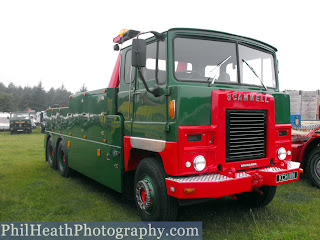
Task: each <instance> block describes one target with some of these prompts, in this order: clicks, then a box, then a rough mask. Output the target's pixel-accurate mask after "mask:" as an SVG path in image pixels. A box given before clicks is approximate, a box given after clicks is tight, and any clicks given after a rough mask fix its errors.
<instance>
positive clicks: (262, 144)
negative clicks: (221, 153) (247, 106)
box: [226, 110, 267, 162]
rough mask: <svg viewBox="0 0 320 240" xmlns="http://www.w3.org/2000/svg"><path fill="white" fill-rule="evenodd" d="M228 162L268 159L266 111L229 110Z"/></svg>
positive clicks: (227, 130)
mask: <svg viewBox="0 0 320 240" xmlns="http://www.w3.org/2000/svg"><path fill="white" fill-rule="evenodd" d="M226 114H227V118H226V119H227V125H226V126H227V129H226V132H227V134H226V161H227V162H233V161H242V160H250V159H258V158H265V157H266V118H267V111H264V110H227V112H226Z"/></svg>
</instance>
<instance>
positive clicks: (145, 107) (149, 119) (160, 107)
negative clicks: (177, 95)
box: [132, 41, 167, 140]
mask: <svg viewBox="0 0 320 240" xmlns="http://www.w3.org/2000/svg"><path fill="white" fill-rule="evenodd" d="M157 49H158V54H157ZM165 49H166V47H165V42H163V41H153V42H151V43H147V62H146V67H144V68H143V69H142V70H143V76H144V78H145V80H146V83H147V85H148V87H149V88H150V89H152V88H153V87H155V86H156V85H158V86H159V87H160V88H162V92H165V89H166V84H167V81H166V79H167V72H166V51H165ZM157 55H158V73H157V74H156V62H157V60H156V59H157ZM135 79H137V81H136V82H135V89H134V92H133V93H132V95H133V106H132V107H133V116H132V117H133V119H132V136H135V137H143V138H151V139H160V140H164V139H166V123H167V110H166V109H167V104H166V101H167V97H166V96H165V95H164V94H163V95H162V96H160V97H155V96H154V95H153V94H152V93H149V92H148V91H147V90H146V89H145V86H144V84H143V82H142V80H141V79H140V77H139V75H138V74H137V76H136V78H135Z"/></svg>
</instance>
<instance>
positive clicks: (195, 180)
mask: <svg viewBox="0 0 320 240" xmlns="http://www.w3.org/2000/svg"><path fill="white" fill-rule="evenodd" d="M148 34H150V35H152V36H151V37H148V38H146V37H145V39H142V37H143V36H146V33H142V32H139V31H135V30H126V31H122V32H120V34H119V35H118V36H117V37H116V38H114V40H113V41H114V43H115V46H114V50H120V53H119V57H118V59H117V61H116V64H115V67H114V70H113V74H112V76H111V80H110V82H109V86H108V87H107V88H105V89H100V90H96V91H89V92H85V93H76V94H74V95H72V96H70V102H69V107H68V108H54V109H48V110H47V115H48V116H47V126H46V134H45V148H46V160H47V161H48V162H49V165H50V166H51V167H53V168H58V170H59V172H60V174H61V175H62V176H64V177H68V176H70V173H71V172H72V171H73V170H75V171H77V172H80V173H82V174H84V175H86V176H88V177H90V178H92V179H94V180H95V181H97V182H99V183H102V184H103V185H105V186H108V187H110V188H112V189H114V190H115V191H118V192H121V193H124V196H130V194H131V196H132V197H134V199H135V202H136V205H137V209H138V212H139V215H140V216H141V218H142V220H147V221H153V220H155V221H157V220H175V219H176V217H177V212H178V207H179V205H184V204H191V203H195V202H199V201H203V200H204V199H213V198H220V197H223V196H231V197H233V198H235V199H237V200H239V201H240V202H242V203H246V204H250V205H254V206H261V207H262V206H265V205H267V204H268V203H270V202H271V200H272V199H273V197H274V195H275V192H276V187H277V186H278V185H280V184H284V183H289V182H293V181H298V179H299V177H300V171H301V170H302V169H300V163H298V162H294V161H292V154H291V152H292V148H291V125H290V99H289V96H288V95H287V94H284V93H281V92H280V91H279V81H278V62H277V59H276V51H277V50H276V48H274V47H272V46H270V45H268V44H266V43H263V42H261V41H257V40H254V39H251V38H247V37H242V36H237V35H233V34H228V33H223V32H218V31H211V30H199V29H186V28H174V29H170V30H168V31H166V32H163V33H158V32H155V31H151V32H149V33H148ZM131 41H132V43H131ZM125 45H126V46H125Z"/></svg>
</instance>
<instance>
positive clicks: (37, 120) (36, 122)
mask: <svg viewBox="0 0 320 240" xmlns="http://www.w3.org/2000/svg"><path fill="white" fill-rule="evenodd" d="M41 113H42V111H40V112H36V115H35V116H34V122H35V124H36V125H39V124H40V115H41Z"/></svg>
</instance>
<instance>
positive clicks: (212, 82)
mask: <svg viewBox="0 0 320 240" xmlns="http://www.w3.org/2000/svg"><path fill="white" fill-rule="evenodd" d="M229 58H231V56H229V57H227V58H226V59H224V60H223V61H222V62H220V63H219V64H218V65H217V66H216V67H215V68H214V69H212V70H211V71H210V72H214V70H216V69H219V68H220V67H221V66H222V64H224V63H225V62H226V61H228V60H229ZM217 73H218V71H216V74H215V75H214V76H213V78H212V81H211V83H210V85H209V87H211V86H212V85H213V84H214V81H215V80H216V76H217ZM210 78H211V76H210V77H209V78H208V79H207V81H209V80H210Z"/></svg>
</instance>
